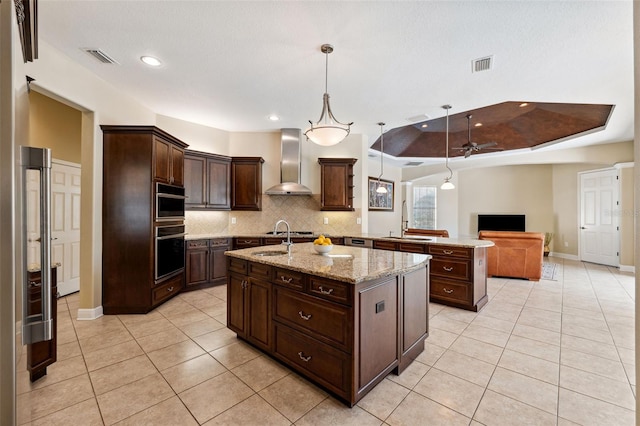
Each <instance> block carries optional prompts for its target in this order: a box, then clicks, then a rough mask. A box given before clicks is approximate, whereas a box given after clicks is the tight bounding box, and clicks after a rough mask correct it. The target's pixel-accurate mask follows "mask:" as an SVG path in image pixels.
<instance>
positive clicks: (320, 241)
mask: <svg viewBox="0 0 640 426" xmlns="http://www.w3.org/2000/svg"><path fill="white" fill-rule="evenodd" d="M313 248H314V250H315V251H316V252H318V253H319V254H321V255H326V254H327V253H329V252H330V251H331V249H333V243H332V242H331V238H327V237H325V236H324V235H320V236H319V237H318V238H316V239H315V240H314V241H313Z"/></svg>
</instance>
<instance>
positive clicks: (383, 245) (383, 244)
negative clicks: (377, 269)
mask: <svg viewBox="0 0 640 426" xmlns="http://www.w3.org/2000/svg"><path fill="white" fill-rule="evenodd" d="M373 248H375V249H380V250H397V249H398V247H397V246H396V243H394V242H391V241H380V240H374V241H373Z"/></svg>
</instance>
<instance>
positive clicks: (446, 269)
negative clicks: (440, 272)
mask: <svg viewBox="0 0 640 426" xmlns="http://www.w3.org/2000/svg"><path fill="white" fill-rule="evenodd" d="M442 269H444V270H445V271H447V272H451V271H453V266H449V267H446V266H443V267H442Z"/></svg>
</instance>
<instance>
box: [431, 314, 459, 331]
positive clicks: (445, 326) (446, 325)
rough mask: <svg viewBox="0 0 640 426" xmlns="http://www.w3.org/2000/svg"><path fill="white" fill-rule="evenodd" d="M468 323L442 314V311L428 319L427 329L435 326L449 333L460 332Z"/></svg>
mask: <svg viewBox="0 0 640 426" xmlns="http://www.w3.org/2000/svg"><path fill="white" fill-rule="evenodd" d="M468 325H469V324H468V323H466V322H462V321H457V320H454V319H451V318H449V317H446V316H444V315H442V313H440V314H438V315H436V316H435V317H433V318H431V319H430V320H429V330H433V329H434V328H437V329H439V330H444V331H448V332H450V333H455V334H460V333H462V332H463V331H464V329H465V328H467V326H468Z"/></svg>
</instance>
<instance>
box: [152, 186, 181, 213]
mask: <svg viewBox="0 0 640 426" xmlns="http://www.w3.org/2000/svg"><path fill="white" fill-rule="evenodd" d="M186 198H187V197H185V195H184V188H183V187H180V186H173V185H166V184H164V183H156V221H179V220H180V221H181V220H184V201H185V199H186Z"/></svg>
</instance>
